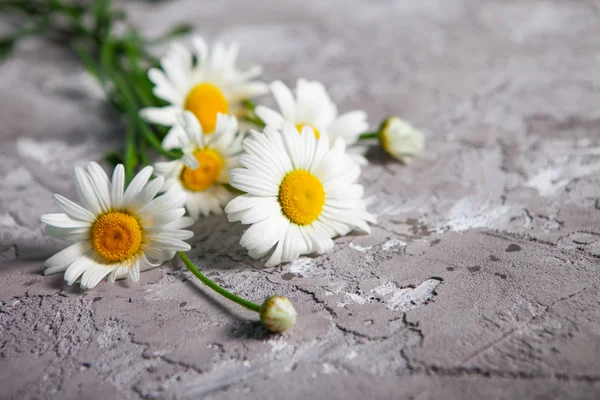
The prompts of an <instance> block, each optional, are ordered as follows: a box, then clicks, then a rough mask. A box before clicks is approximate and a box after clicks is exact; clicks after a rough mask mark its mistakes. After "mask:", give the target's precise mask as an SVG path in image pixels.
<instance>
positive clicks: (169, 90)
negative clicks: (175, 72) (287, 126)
mask: <svg viewBox="0 0 600 400" xmlns="http://www.w3.org/2000/svg"><path fill="white" fill-rule="evenodd" d="M148 79H150V81H152V83H154V85H156V86H154V89H153V90H152V92H153V93H154V94H155V95H156V97H158V98H160V99H163V100H165V101H168V102H169V103H172V104H175V105H179V104H183V96H184V95H185V94H184V93H182V92H180V91H179V89H178V88H176V87H175V85H174V84H173V83H171V82H170V81H169V79H168V78H167V76H166V75H165V73H164V72H162V71H161V70H159V69H156V68H150V70H149V71H148Z"/></svg>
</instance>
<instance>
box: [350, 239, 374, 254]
mask: <svg viewBox="0 0 600 400" xmlns="http://www.w3.org/2000/svg"><path fill="white" fill-rule="evenodd" d="M348 246H349V247H350V248H351V249H352V250H355V251H360V252H361V253H366V252H367V251H369V250H370V249H372V248H373V246H368V247H363V246H359V245H357V244H354V243H352V242H350V243H349V244H348Z"/></svg>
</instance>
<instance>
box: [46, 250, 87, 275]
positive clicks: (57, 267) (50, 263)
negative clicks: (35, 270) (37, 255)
mask: <svg viewBox="0 0 600 400" xmlns="http://www.w3.org/2000/svg"><path fill="white" fill-rule="evenodd" d="M91 249H92V246H91V245H90V243H89V242H78V243H75V244H72V245H71V246H69V247H67V248H66V249H63V250H61V251H59V252H58V253H56V254H55V255H53V256H52V257H50V258H49V259H47V260H46V261H45V262H44V266H45V267H46V270H44V275H50V274H54V273H57V272H62V271H64V270H65V269H66V268H67V267H68V266H69V264H71V263H72V262H74V261H75V260H77V259H78V258H79V257H81V256H83V255H85V254H86V253H87V252H89V251H90V250H91Z"/></svg>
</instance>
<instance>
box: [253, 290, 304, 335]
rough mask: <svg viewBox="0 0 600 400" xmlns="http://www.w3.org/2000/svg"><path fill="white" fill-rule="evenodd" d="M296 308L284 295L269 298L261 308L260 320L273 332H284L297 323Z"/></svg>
mask: <svg viewBox="0 0 600 400" xmlns="http://www.w3.org/2000/svg"><path fill="white" fill-rule="evenodd" d="M296 315H297V314H296V310H295V309H294V306H293V305H292V302H291V301H290V300H289V299H288V298H287V297H283V296H271V297H269V298H267V299H266V300H265V301H264V303H263V304H262V306H261V308H260V322H262V324H263V325H264V327H265V328H267V329H268V330H269V331H271V332H276V333H280V332H283V331H285V330H287V329H289V328H291V327H292V326H294V324H295V323H296Z"/></svg>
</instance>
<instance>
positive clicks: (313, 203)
mask: <svg viewBox="0 0 600 400" xmlns="http://www.w3.org/2000/svg"><path fill="white" fill-rule="evenodd" d="M279 204H281V210H282V211H283V213H284V214H285V215H286V216H287V217H288V218H289V219H290V221H292V222H293V223H295V224H297V225H308V224H310V223H312V222H313V221H314V220H316V219H317V218H319V215H321V210H322V209H323V206H324V205H325V190H324V189H323V184H322V183H321V181H320V180H319V179H318V178H317V177H316V176H314V175H313V174H311V173H310V172H308V171H304V170H301V169H297V170H295V171H292V172H290V173H289V174H287V175H286V176H285V178H283V181H282V182H281V185H280V186H279Z"/></svg>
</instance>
